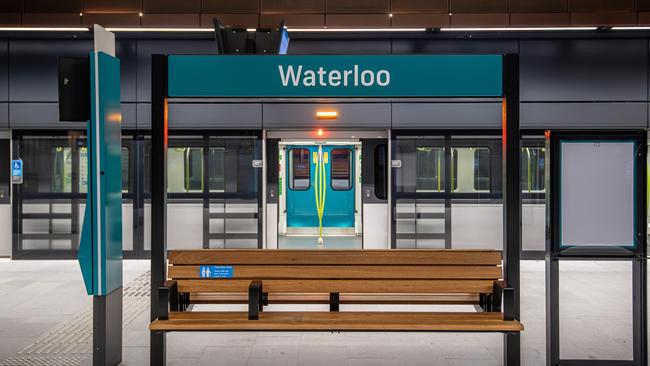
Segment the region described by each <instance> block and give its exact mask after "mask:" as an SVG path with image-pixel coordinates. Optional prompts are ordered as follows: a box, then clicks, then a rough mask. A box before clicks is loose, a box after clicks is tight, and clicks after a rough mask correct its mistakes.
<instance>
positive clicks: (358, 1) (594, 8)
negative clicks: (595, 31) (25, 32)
mask: <svg viewBox="0 0 650 366" xmlns="http://www.w3.org/2000/svg"><path fill="white" fill-rule="evenodd" d="M214 17H218V18H219V19H220V20H221V21H222V23H224V24H228V25H233V26H242V27H249V28H250V27H266V26H274V25H277V24H278V22H279V20H280V19H285V21H286V23H287V25H288V26H289V27H332V28H335V27H346V28H349V27H424V28H442V27H528V26H533V27H541V26H552V27H556V26H560V27H561V26H634V25H650V0H597V1H595V0H0V26H89V25H92V24H95V23H97V24H101V25H104V26H108V27H139V26H142V27H205V28H212V18H214Z"/></svg>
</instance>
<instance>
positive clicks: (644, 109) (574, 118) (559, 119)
mask: <svg viewBox="0 0 650 366" xmlns="http://www.w3.org/2000/svg"><path fill="white" fill-rule="evenodd" d="M520 111H521V112H520V113H521V117H520V118H521V127H522V128H539V129H547V128H564V129H570V128H624V129H628V128H629V129H631V128H637V129H638V128H646V127H647V125H648V104H647V103H646V102H629V103H522V104H521V109H520Z"/></svg>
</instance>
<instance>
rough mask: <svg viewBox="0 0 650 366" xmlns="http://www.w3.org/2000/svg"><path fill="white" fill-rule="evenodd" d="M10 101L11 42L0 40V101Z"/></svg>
mask: <svg viewBox="0 0 650 366" xmlns="http://www.w3.org/2000/svg"><path fill="white" fill-rule="evenodd" d="M7 100H9V41H8V40H6V39H5V40H0V101H7Z"/></svg>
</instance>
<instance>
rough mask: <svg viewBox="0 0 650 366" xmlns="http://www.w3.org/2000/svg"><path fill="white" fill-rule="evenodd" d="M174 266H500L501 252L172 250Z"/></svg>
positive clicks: (446, 250) (170, 259)
mask: <svg viewBox="0 0 650 366" xmlns="http://www.w3.org/2000/svg"><path fill="white" fill-rule="evenodd" d="M169 263H170V264H215V265H238V264H269V265H272V264H275V265H409V266H418V265H450V266H457V265H461V266H463V265H467V266H471V265H495V266H496V265H500V264H501V252H500V251H497V250H456V249H453V250H450V249H413V250H410V249H403V250H402V249H400V250H369V249H366V250H326V249H324V250H310V249H305V250H286V249H265V250H259V249H197V250H172V251H170V252H169Z"/></svg>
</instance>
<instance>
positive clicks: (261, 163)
mask: <svg viewBox="0 0 650 366" xmlns="http://www.w3.org/2000/svg"><path fill="white" fill-rule="evenodd" d="M251 165H252V166H253V168H262V167H263V166H264V161H262V160H253V162H252V164H251Z"/></svg>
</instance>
